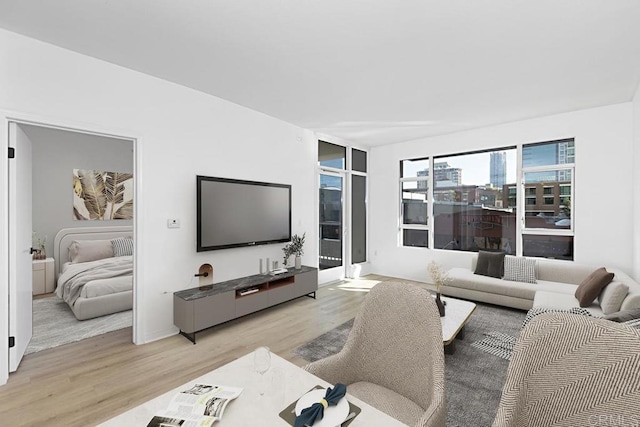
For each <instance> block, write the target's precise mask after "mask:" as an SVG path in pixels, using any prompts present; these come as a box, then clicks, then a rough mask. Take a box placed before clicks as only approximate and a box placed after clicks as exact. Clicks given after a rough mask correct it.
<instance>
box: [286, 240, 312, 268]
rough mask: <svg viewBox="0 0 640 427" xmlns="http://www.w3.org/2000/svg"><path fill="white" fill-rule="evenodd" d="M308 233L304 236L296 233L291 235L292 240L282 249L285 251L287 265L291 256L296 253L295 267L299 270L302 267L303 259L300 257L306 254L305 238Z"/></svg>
mask: <svg viewBox="0 0 640 427" xmlns="http://www.w3.org/2000/svg"><path fill="white" fill-rule="evenodd" d="M306 234H307V233H304V234H303V235H302V236H298V235H297V234H294V235H293V237H291V242H290V243H287V244H286V245H284V248H282V251H283V252H284V265H285V266H286V265H287V262H289V257H290V256H291V255H295V257H296V258H295V267H296V270H299V269H300V268H301V267H302V260H301V259H300V257H301V256H302V254H304V238H305V236H306Z"/></svg>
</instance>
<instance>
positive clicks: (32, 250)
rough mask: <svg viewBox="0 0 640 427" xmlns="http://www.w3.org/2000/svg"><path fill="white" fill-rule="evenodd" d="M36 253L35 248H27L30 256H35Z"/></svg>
mask: <svg viewBox="0 0 640 427" xmlns="http://www.w3.org/2000/svg"><path fill="white" fill-rule="evenodd" d="M36 252H38V250H37V249H36V248H29V253H30V254H31V255H33V254H35V253H36Z"/></svg>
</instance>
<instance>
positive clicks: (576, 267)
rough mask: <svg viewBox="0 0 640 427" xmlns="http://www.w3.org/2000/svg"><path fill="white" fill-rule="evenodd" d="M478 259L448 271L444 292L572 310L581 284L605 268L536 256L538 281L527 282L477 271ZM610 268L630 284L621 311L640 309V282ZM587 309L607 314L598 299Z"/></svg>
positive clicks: (510, 304)
mask: <svg viewBox="0 0 640 427" xmlns="http://www.w3.org/2000/svg"><path fill="white" fill-rule="evenodd" d="M477 258H478V255H477V254H474V256H473V259H472V262H471V265H469V267H466V268H465V267H456V268H452V269H450V270H449V271H448V274H449V278H450V281H449V283H448V284H447V285H446V286H443V287H442V289H441V292H442V294H444V295H448V296H452V297H459V298H465V299H470V300H474V301H481V302H488V303H491V304H497V305H503V306H507V307H513V308H519V309H522V310H529V309H530V308H533V307H547V308H556V309H570V308H573V307H580V304H579V303H578V300H577V299H576V298H575V297H574V293H575V291H576V288H577V287H578V285H579V284H580V283H581V282H582V281H583V280H584V279H585V278H586V277H587V276H588V275H589V274H591V273H592V272H593V271H594V270H595V269H597V268H598V267H601V266H587V265H582V264H576V263H574V262H571V261H559V260H550V259H545V258H535V262H536V280H537V283H523V282H514V281H511V280H504V279H498V278H494V277H487V276H481V275H478V274H474V271H475V267H476V261H477ZM607 271H610V272H612V273H614V274H615V276H614V278H613V282H623V283H624V284H625V285H627V286H628V287H629V292H628V294H627V296H626V297H625V299H624V300H623V302H622V306H621V307H620V310H628V309H633V308H640V284H639V283H638V282H636V281H634V280H633V279H632V278H630V277H629V276H628V275H627V274H625V273H624V272H622V271H620V270H617V269H612V268H607ZM613 282H612V283H613ZM586 309H587V310H588V311H589V312H591V314H593V315H595V316H602V315H603V312H602V310H601V308H600V305H599V303H598V300H597V299H596V301H595V302H594V303H593V304H591V306H589V307H586Z"/></svg>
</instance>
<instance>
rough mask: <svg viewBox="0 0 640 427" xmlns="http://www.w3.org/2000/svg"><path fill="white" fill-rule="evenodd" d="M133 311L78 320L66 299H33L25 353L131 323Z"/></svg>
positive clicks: (113, 329)
mask: <svg viewBox="0 0 640 427" xmlns="http://www.w3.org/2000/svg"><path fill="white" fill-rule="evenodd" d="M132 321H133V315H132V311H131V310H128V311H123V312H120V313H114V314H109V315H107V316H102V317H96V318H95V319H88V320H82V321H80V320H78V319H76V317H75V316H74V315H73V312H72V311H71V309H70V308H69V306H68V305H67V303H66V302H64V301H63V300H61V299H59V298H57V297H50V298H41V299H36V300H34V301H33V336H32V338H31V342H30V343H29V345H28V347H27V351H26V352H25V354H30V353H35V352H38V351H42V350H45V349H47V348H53V347H58V346H60V345H63V344H69V343H72V342H75V341H80V340H83V339H85V338H90V337H93V336H96V335H101V334H105V333H107V332H111V331H116V330H118V329H123V328H126V327H129V326H131V324H132Z"/></svg>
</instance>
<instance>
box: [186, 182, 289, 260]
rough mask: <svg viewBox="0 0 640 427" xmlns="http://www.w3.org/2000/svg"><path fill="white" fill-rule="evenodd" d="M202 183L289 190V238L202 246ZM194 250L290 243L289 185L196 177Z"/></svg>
mask: <svg viewBox="0 0 640 427" xmlns="http://www.w3.org/2000/svg"><path fill="white" fill-rule="evenodd" d="M202 181H217V182H226V183H230V184H244V185H255V186H264V187H279V188H286V189H288V190H289V214H288V216H289V237H288V238H283V239H274V240H263V241H251V242H238V243H232V244H227V245H216V246H202V237H201V236H202V234H201V231H202V228H201V227H202V217H201V210H202V192H201V190H202ZM196 239H197V243H196V246H197V248H196V250H197V252H205V251H215V250H219V249H230V248H241V247H248V246H259V245H269V244H273V243H284V242H289V241H291V185H290V184H278V183H273V182H262V181H249V180H243V179H232V178H222V177H213V176H204V175H196Z"/></svg>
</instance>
